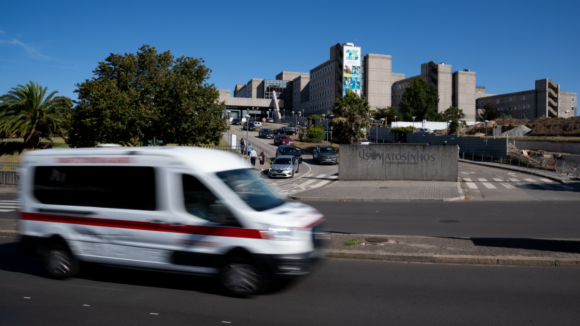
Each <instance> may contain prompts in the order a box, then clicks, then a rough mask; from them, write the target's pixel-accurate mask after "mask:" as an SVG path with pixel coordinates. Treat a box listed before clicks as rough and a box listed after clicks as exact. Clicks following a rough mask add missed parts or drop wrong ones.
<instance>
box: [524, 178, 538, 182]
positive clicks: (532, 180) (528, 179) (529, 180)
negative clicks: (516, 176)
mask: <svg viewBox="0 0 580 326" xmlns="http://www.w3.org/2000/svg"><path fill="white" fill-rule="evenodd" d="M524 180H526V181H528V182H538V181H536V180H534V179H530V178H524Z"/></svg>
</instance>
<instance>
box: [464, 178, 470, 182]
mask: <svg viewBox="0 0 580 326" xmlns="http://www.w3.org/2000/svg"><path fill="white" fill-rule="evenodd" d="M463 180H465V181H467V182H471V179H470V178H463Z"/></svg>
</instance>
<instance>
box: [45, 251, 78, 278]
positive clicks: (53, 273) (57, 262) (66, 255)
mask: <svg viewBox="0 0 580 326" xmlns="http://www.w3.org/2000/svg"><path fill="white" fill-rule="evenodd" d="M44 268H45V270H46V271H47V273H48V275H49V276H50V277H52V278H55V279H59V280H62V279H66V278H69V277H74V276H75V275H76V274H77V273H78V270H79V263H78V261H77V260H76V259H75V257H74V256H73V254H72V252H71V251H70V250H69V248H68V247H67V246H66V245H63V244H51V245H50V246H49V248H48V250H47V251H46V253H45V254H44Z"/></svg>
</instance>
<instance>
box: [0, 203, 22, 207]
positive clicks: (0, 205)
mask: <svg viewBox="0 0 580 326" xmlns="http://www.w3.org/2000/svg"><path fill="white" fill-rule="evenodd" d="M0 208H20V206H6V205H2V204H0Z"/></svg>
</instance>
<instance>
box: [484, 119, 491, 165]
mask: <svg viewBox="0 0 580 326" xmlns="http://www.w3.org/2000/svg"><path fill="white" fill-rule="evenodd" d="M484 122H485V155H487V123H488V122H489V120H485V121H484ZM482 161H483V159H482Z"/></svg>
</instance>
